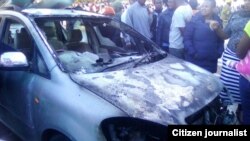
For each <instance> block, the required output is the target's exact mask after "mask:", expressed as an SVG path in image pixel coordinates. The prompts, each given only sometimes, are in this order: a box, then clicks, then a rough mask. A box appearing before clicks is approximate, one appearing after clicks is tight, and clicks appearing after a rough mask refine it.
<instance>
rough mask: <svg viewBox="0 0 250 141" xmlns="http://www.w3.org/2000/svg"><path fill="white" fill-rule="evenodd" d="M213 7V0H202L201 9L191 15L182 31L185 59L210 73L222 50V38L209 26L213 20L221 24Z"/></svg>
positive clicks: (214, 5) (215, 67)
mask: <svg viewBox="0 0 250 141" xmlns="http://www.w3.org/2000/svg"><path fill="white" fill-rule="evenodd" d="M214 7H216V2H215V1H214V0H204V2H203V4H202V6H201V11H200V12H199V13H197V14H195V15H194V16H193V17H192V19H191V21H190V23H188V25H187V27H186V30H185V33H184V47H185V59H186V60H187V61H189V62H191V63H194V64H196V65H198V66H200V67H202V68H204V69H206V70H208V71H210V72H212V73H215V72H216V71H217V60H218V58H220V57H221V55H222V52H223V50H224V40H222V39H221V38H220V37H219V36H218V35H217V32H215V31H214V30H213V28H212V27H211V25H212V24H213V22H215V21H216V22H218V23H220V26H222V21H221V19H220V18H219V17H218V16H217V15H216V14H214V12H213V8H214Z"/></svg>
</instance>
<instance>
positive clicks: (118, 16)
mask: <svg viewBox="0 0 250 141" xmlns="http://www.w3.org/2000/svg"><path fill="white" fill-rule="evenodd" d="M112 7H113V8H114V10H115V16H114V19H116V20H118V21H121V15H122V12H123V6H122V3H121V2H120V1H118V0H116V1H115V2H113V3H112Z"/></svg>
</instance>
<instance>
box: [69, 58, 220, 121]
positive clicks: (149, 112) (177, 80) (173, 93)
mask: <svg viewBox="0 0 250 141" xmlns="http://www.w3.org/2000/svg"><path fill="white" fill-rule="evenodd" d="M177 62H180V63H177ZM156 68H157V69H156ZM155 70H157V71H155ZM111 76H112V77H111ZM71 77H72V79H73V80H74V81H76V82H77V83H78V84H80V85H82V86H84V87H86V88H88V89H90V90H92V91H94V92H95V93H96V94H97V95H99V96H100V97H102V98H104V99H106V100H107V101H109V102H110V103H112V104H114V105H115V106H117V107H119V108H120V109H122V110H123V111H125V112H126V113H127V114H129V115H130V116H131V117H139V118H143V119H147V120H152V121H155V122H158V123H161V124H163V125H168V124H186V123H185V117H187V116H188V115H189V114H190V113H194V112H196V111H198V110H200V108H202V107H203V106H204V105H207V104H208V103H209V102H211V101H212V100H213V99H214V98H215V97H216V96H217V95H218V93H219V92H220V91H221V89H222V86H221V84H220V82H219V81H218V80H217V78H216V77H215V76H214V75H213V74H211V73H209V72H207V71H205V70H202V69H200V68H199V67H196V66H195V67H194V65H192V64H190V63H188V62H184V61H180V60H179V59H176V58H174V57H172V56H169V57H167V58H165V59H162V60H161V61H158V62H155V63H151V64H147V65H143V66H139V67H137V68H131V69H126V70H118V71H112V72H105V73H93V74H82V75H80V74H75V73H74V74H71ZM204 78H206V79H204ZM204 97H205V98H204Z"/></svg>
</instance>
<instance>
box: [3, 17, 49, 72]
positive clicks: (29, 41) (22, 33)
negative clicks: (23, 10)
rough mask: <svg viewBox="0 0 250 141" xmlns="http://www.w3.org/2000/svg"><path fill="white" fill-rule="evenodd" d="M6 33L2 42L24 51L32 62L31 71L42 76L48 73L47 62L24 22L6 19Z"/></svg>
mask: <svg viewBox="0 0 250 141" xmlns="http://www.w3.org/2000/svg"><path fill="white" fill-rule="evenodd" d="M4 30H5V31H4V35H3V36H2V43H4V44H5V45H7V46H9V47H10V48H12V49H14V50H16V51H20V52H22V53H24V55H25V56H26V57H27V59H28V62H29V63H30V71H31V72H34V73H37V74H39V75H42V76H46V75H48V71H47V69H46V65H45V62H44V61H43V59H42V57H41V55H40V54H39V53H38V52H39V51H38V49H37V45H36V43H35V41H34V39H33V38H32V36H31V34H30V31H29V30H28V29H27V28H26V27H25V26H24V24H23V23H21V22H19V21H17V20H13V19H6V22H5V23H4Z"/></svg>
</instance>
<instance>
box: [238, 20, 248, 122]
mask: <svg viewBox="0 0 250 141" xmlns="http://www.w3.org/2000/svg"><path fill="white" fill-rule="evenodd" d="M244 32H245V33H244V35H243V37H242V38H241V41H240V43H239V44H238V47H237V50H236V53H237V56H238V57H239V58H240V59H243V58H245V57H246V55H247V52H248V51H250V21H249V22H248V23H247V25H246V27H245V29H244ZM240 95H241V99H242V114H243V124H247V125H250V81H249V80H247V79H246V78H245V77H243V76H240Z"/></svg>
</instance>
